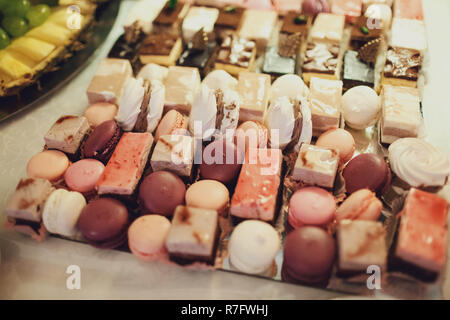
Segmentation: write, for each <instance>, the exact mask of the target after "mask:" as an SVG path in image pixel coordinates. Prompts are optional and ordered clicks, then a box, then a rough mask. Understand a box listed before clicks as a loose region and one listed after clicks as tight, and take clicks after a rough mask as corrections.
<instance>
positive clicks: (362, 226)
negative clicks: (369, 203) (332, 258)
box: [337, 220, 387, 272]
mask: <svg viewBox="0 0 450 320" xmlns="http://www.w3.org/2000/svg"><path fill="white" fill-rule="evenodd" d="M337 240H338V245H339V269H341V270H344V271H364V272H365V271H366V270H367V267H368V266H370V265H376V266H378V267H380V269H381V270H384V269H385V268H386V261H387V248H386V230H385V229H384V227H383V224H382V223H381V222H377V221H362V220H355V221H351V220H344V221H342V222H341V223H340V224H339V227H338V231H337Z"/></svg>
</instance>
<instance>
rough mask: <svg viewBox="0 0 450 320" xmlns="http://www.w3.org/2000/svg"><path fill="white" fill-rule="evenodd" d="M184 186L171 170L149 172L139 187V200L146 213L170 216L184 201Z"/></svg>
mask: <svg viewBox="0 0 450 320" xmlns="http://www.w3.org/2000/svg"><path fill="white" fill-rule="evenodd" d="M185 194H186V186H185V185H184V183H183V181H182V180H181V179H180V178H179V177H178V176H177V175H175V174H173V173H172V172H168V171H156V172H153V173H151V174H149V175H148V176H147V177H145V178H144V180H143V181H142V183H141V186H140V187H139V200H140V202H141V205H142V207H143V209H144V211H145V212H146V213H152V214H160V215H163V216H172V215H173V213H174V211H175V208H176V207H177V206H179V205H180V204H183V203H184V196H185Z"/></svg>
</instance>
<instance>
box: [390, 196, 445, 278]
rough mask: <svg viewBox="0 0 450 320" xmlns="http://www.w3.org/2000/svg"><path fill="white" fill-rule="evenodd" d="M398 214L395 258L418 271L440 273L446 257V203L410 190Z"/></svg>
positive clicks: (438, 198)
mask: <svg viewBox="0 0 450 320" xmlns="http://www.w3.org/2000/svg"><path fill="white" fill-rule="evenodd" d="M400 214H401V220H400V227H399V230H398V239H397V247H396V249H395V255H396V256H397V257H398V258H400V259H402V260H403V261H406V262H409V263H411V264H413V265H416V266H418V267H420V268H423V269H426V270H429V271H433V272H440V271H441V270H442V268H443V267H444V265H445V261H446V253H447V201H446V200H445V199H443V198H441V197H439V196H437V195H434V194H431V193H428V192H425V191H421V190H419V189H415V188H412V189H411V190H410V191H409V193H408V196H407V197H406V200H405V204H404V206H403V210H402V211H401V213H400Z"/></svg>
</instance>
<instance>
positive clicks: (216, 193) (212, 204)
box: [186, 180, 230, 216]
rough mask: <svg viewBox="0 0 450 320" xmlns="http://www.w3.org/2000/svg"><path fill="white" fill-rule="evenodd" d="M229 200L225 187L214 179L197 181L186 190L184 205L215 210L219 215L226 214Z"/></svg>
mask: <svg viewBox="0 0 450 320" xmlns="http://www.w3.org/2000/svg"><path fill="white" fill-rule="evenodd" d="M229 202H230V194H229V191H228V189H227V187H225V185H223V184H222V183H220V182H219V181H216V180H200V181H197V182H195V183H193V184H192V185H191V186H190V187H189V188H188V189H187V191H186V206H188V207H193V208H203V209H211V210H215V211H217V213H218V214H219V216H225V215H226V213H227V210H228V207H229Z"/></svg>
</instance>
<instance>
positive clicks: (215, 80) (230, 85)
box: [202, 70, 238, 91]
mask: <svg viewBox="0 0 450 320" xmlns="http://www.w3.org/2000/svg"><path fill="white" fill-rule="evenodd" d="M202 84H204V85H205V86H207V87H208V88H210V89H211V90H219V89H220V90H222V91H227V90H233V91H236V90H237V84H238V81H237V79H236V78H234V77H232V76H231V75H230V74H229V73H228V72H226V71H224V70H214V71H212V72H210V73H208V75H207V76H206V77H205V79H203V82H202Z"/></svg>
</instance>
